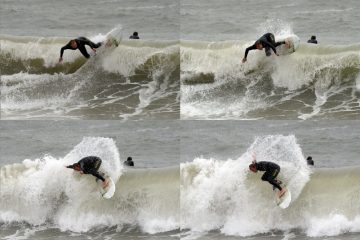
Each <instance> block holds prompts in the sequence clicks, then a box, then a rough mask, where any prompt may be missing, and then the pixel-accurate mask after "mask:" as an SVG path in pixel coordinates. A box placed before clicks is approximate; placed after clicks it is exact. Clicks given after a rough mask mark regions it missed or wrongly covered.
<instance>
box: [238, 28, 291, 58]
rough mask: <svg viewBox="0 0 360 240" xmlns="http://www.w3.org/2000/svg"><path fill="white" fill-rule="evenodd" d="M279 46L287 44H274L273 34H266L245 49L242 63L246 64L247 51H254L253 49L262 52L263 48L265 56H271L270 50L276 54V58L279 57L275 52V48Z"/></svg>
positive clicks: (282, 42)
mask: <svg viewBox="0 0 360 240" xmlns="http://www.w3.org/2000/svg"><path fill="white" fill-rule="evenodd" d="M281 44H286V45H288V43H286V42H285V41H281V42H275V37H274V34H272V33H266V34H264V35H263V36H262V37H261V38H259V39H258V40H257V41H256V42H255V43H254V44H253V45H251V46H250V47H248V48H246V50H245V56H244V58H243V60H242V62H243V63H244V62H246V61H247V55H248V53H249V51H251V50H255V49H257V50H263V48H265V54H266V56H270V55H271V49H272V50H273V51H274V53H275V54H276V56H279V54H278V53H277V52H276V47H277V46H280V45H281Z"/></svg>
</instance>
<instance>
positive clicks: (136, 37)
mask: <svg viewBox="0 0 360 240" xmlns="http://www.w3.org/2000/svg"><path fill="white" fill-rule="evenodd" d="M129 38H130V39H140V38H139V36H135V35H131V36H130V37H129Z"/></svg>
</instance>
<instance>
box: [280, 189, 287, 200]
mask: <svg viewBox="0 0 360 240" xmlns="http://www.w3.org/2000/svg"><path fill="white" fill-rule="evenodd" d="M285 193H286V188H283V189H282V190H281V191H280V192H279V198H281V197H282V196H284V194H285Z"/></svg>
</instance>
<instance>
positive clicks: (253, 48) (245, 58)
mask: <svg viewBox="0 0 360 240" xmlns="http://www.w3.org/2000/svg"><path fill="white" fill-rule="evenodd" d="M255 49H256V46H255V44H254V45H252V46H250V47H248V48H246V50H245V56H244V58H243V60H242V62H243V63H244V62H246V60H247V55H248V53H249V51H251V50H255Z"/></svg>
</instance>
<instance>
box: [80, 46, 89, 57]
mask: <svg viewBox="0 0 360 240" xmlns="http://www.w3.org/2000/svg"><path fill="white" fill-rule="evenodd" d="M78 49H79V51H80V52H81V54H82V55H83V56H84V57H86V58H90V55H89V53H88V52H87V51H86V48H85V47H84V46H79V47H78Z"/></svg>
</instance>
